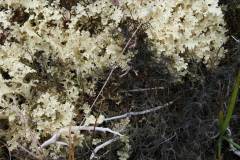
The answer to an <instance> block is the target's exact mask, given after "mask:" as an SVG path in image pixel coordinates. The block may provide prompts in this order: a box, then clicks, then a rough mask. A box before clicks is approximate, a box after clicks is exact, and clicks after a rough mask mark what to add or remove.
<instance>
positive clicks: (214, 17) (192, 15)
mask: <svg viewBox="0 0 240 160" xmlns="http://www.w3.org/2000/svg"><path fill="white" fill-rule="evenodd" d="M131 22H132V23H134V25H135V29H136V28H137V27H138V26H139V25H141V24H142V26H146V27H143V29H141V32H145V34H146V35H147V36H146V39H145V41H146V42H148V43H147V44H151V47H150V48H151V49H152V50H153V52H154V55H155V57H154V59H155V60H156V61H162V60H163V59H165V58H166V59H168V60H169V61H168V63H167V66H168V68H169V70H170V71H171V73H173V74H176V75H185V74H186V73H187V71H188V64H189V63H190V62H192V61H194V62H203V63H205V64H206V66H208V67H212V66H215V65H217V64H218V62H219V60H220V59H221V58H223V57H224V49H223V48H222V45H223V44H224V43H225V42H226V39H227V38H226V36H225V32H226V28H225V22H224V19H223V13H222V11H221V8H220V7H219V6H218V1H217V0H99V1H95V0H88V1H79V3H76V4H74V5H72V6H70V9H66V8H64V6H63V5H62V4H61V3H60V1H59V0H53V1H47V0H1V1H0V73H1V74H0V113H1V114H2V115H5V116H7V117H9V126H10V127H9V129H8V133H7V132H6V133H7V134H6V135H5V138H6V140H7V141H8V144H9V146H10V149H16V148H17V147H18V145H22V146H24V147H26V148H32V150H33V151H36V150H37V146H38V143H40V142H42V140H43V139H46V138H47V137H49V136H50V135H52V134H53V133H54V132H55V131H56V130H58V129H60V128H61V127H65V126H69V125H70V124H71V125H74V124H75V123H76V122H75V119H76V116H77V115H78V114H79V112H80V111H83V112H82V114H83V117H86V118H85V120H86V121H85V122H84V123H83V124H84V125H90V124H94V123H95V121H96V119H97V117H94V116H93V115H91V114H90V112H91V110H90V108H89V105H91V104H87V102H86V101H85V99H84V97H86V95H87V96H89V97H94V96H95V85H96V82H97V80H98V78H100V77H101V75H102V73H103V72H104V71H106V70H107V69H110V68H112V67H119V68H121V69H123V70H126V69H128V68H129V65H128V64H129V62H130V60H131V59H132V57H133V56H134V54H136V53H137V52H136V51H134V49H127V50H125V52H124V53H123V50H124V47H125V46H126V42H127V41H128V40H129V38H130V37H131V34H133V32H134V30H132V31H129V32H130V36H126V34H125V32H127V31H126V28H128V26H127V27H125V28H123V27H122V26H123V24H124V25H125V26H126V25H127V24H129V25H130V24H131ZM140 38H141V37H140ZM77 113H78V114H77ZM98 119H99V123H101V122H102V121H103V119H104V117H103V116H102V115H100V116H99V117H98ZM100 121H101V122H100ZM50 149H51V148H50ZM119 153H120V152H119Z"/></svg>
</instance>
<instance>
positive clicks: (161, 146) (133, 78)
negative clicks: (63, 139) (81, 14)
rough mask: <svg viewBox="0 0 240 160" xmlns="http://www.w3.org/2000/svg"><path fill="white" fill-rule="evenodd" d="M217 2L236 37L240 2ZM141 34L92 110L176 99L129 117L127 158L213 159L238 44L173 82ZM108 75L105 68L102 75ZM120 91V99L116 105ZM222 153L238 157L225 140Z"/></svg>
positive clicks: (235, 126)
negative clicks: (128, 63) (211, 65)
mask: <svg viewBox="0 0 240 160" xmlns="http://www.w3.org/2000/svg"><path fill="white" fill-rule="evenodd" d="M74 3H75V1H73V0H69V3H67V2H65V3H63V5H67V7H69V5H74ZM221 3H222V4H225V5H227V10H226V13H225V19H226V22H227V25H228V28H229V33H228V35H229V36H232V35H233V36H235V37H236V38H239V39H240V1H237V0H222V1H221ZM143 36H144V35H138V39H137V43H136V44H137V46H136V48H137V49H138V56H137V57H136V58H135V60H133V61H132V66H133V69H132V70H131V71H130V72H129V73H128V74H127V75H125V76H124V77H122V78H121V77H119V75H120V74H121V72H120V71H118V70H116V71H115V72H114V74H113V75H112V77H111V80H110V82H109V83H108V85H107V86H106V88H105V89H104V92H103V94H102V96H101V98H99V100H98V105H97V106H101V107H99V108H94V111H95V113H99V112H102V113H104V114H107V115H109V116H113V115H119V114H121V113H126V112H128V111H140V110H146V109H148V108H151V107H154V106H157V105H159V104H164V103H166V102H169V101H171V100H176V101H175V102H174V104H173V105H172V106H170V107H167V108H165V109H163V110H160V111H158V112H156V113H153V114H149V115H145V116H139V117H134V118H131V122H130V124H131V127H130V128H129V131H128V133H127V134H128V135H129V136H130V144H131V147H132V148H131V153H130V158H129V159H130V160H175V159H176V160H213V159H215V153H216V140H217V139H216V135H217V133H218V126H217V124H218V113H219V111H226V104H227V103H228V99H229V97H230V94H231V89H232V85H233V82H234V78H235V76H236V73H237V70H239V68H240V44H237V43H236V41H234V40H233V39H231V38H230V39H229V41H228V43H227V44H226V46H225V48H226V49H228V52H229V54H228V55H227V56H226V58H225V59H224V60H223V61H222V62H221V64H220V66H219V67H218V68H216V69H212V70H207V69H206V68H205V67H204V66H203V65H201V64H192V66H191V72H192V74H191V75H189V76H187V77H188V78H185V79H184V81H183V83H176V82H175V81H174V80H175V78H174V77H172V76H170V74H169V73H168V72H167V69H166V67H165V66H164V62H163V64H161V65H160V64H156V63H154V62H153V61H152V60H151V58H150V56H149V53H148V48H147V47H146V46H147V44H145V42H144V41H143V39H142V38H141V37H143ZM107 74H108V72H106V76H105V77H107ZM103 83H104V79H103V81H102V82H99V88H100V87H101V86H102V84H103ZM154 87H164V89H161V90H158V89H156V90H150V91H144V92H121V91H128V90H131V89H134V88H154ZM119 94H120V95H121V97H122V101H121V102H120V103H116V101H115V100H116V99H117V98H118V97H119ZM93 98H94V97H88V100H89V101H92V100H93ZM238 105H239V103H238ZM239 112H240V109H239V107H236V110H235V112H234V116H233V119H232V123H231V126H230V128H231V129H232V132H233V133H232V134H233V137H234V140H235V141H236V142H237V143H238V142H239V143H240V137H239V122H240V117H239V115H238V114H239ZM95 136H104V135H95ZM89 141H91V140H89ZM0 143H1V142H0ZM2 144H4V143H2ZM89 147H90V149H89ZM121 147H122V144H120V143H119V144H118V143H117V144H116V145H115V144H114V145H111V146H110V147H108V148H106V150H103V151H102V152H99V154H101V153H105V154H104V156H103V157H102V159H109V160H112V159H116V158H117V156H116V151H117V149H119V148H121ZM91 149H93V148H92V146H88V147H86V148H85V149H76V150H75V152H76V156H75V157H76V159H88V157H89V155H90V154H91ZM107 150H108V152H106V151H107ZM21 152H22V151H19V152H13V153H12V156H13V159H26V158H27V155H24V154H23V153H21ZM20 153H21V154H20ZM223 154H224V159H226V160H232V159H240V158H239V157H236V156H235V155H233V154H232V153H231V152H229V151H228V145H227V144H226V145H225V146H224V148H223ZM0 155H2V157H3V156H4V157H7V155H8V152H7V150H6V148H5V147H3V149H1V150H0ZM5 155H6V156H5ZM21 157H22V158H21ZM0 159H1V158H0ZM2 159H4V158H2ZM27 159H30V157H29V158H27Z"/></svg>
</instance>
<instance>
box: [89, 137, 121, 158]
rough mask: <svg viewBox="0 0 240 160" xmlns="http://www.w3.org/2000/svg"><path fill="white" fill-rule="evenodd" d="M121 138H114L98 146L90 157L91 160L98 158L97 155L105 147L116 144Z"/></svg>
mask: <svg viewBox="0 0 240 160" xmlns="http://www.w3.org/2000/svg"><path fill="white" fill-rule="evenodd" d="M119 138H120V137H119V136H117V137H114V138H112V139H110V140H108V141H106V142H104V143H102V144H100V145H99V146H97V147H96V148H95V149H94V150H93V152H92V154H91V157H90V160H91V159H93V158H94V157H96V154H97V152H98V151H99V150H100V149H102V148H104V147H106V146H108V145H110V144H112V143H113V142H116V141H117V140H119Z"/></svg>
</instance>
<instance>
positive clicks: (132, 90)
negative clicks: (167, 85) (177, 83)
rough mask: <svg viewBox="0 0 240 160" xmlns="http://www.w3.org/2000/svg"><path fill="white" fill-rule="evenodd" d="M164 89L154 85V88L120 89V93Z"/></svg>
mask: <svg viewBox="0 0 240 160" xmlns="http://www.w3.org/2000/svg"><path fill="white" fill-rule="evenodd" d="M161 89H164V87H154V88H136V89H131V90H126V91H120V93H126V92H144V91H152V90H161Z"/></svg>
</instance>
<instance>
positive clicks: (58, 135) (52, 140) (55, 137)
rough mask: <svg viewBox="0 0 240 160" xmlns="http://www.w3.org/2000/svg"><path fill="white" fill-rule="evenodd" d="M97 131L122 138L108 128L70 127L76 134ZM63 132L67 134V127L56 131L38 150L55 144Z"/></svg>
mask: <svg viewBox="0 0 240 160" xmlns="http://www.w3.org/2000/svg"><path fill="white" fill-rule="evenodd" d="M83 130H84V131H93V130H95V131H98V132H109V133H112V134H114V135H118V136H122V135H121V134H120V133H118V132H116V131H113V130H111V129H109V128H104V127H94V126H71V132H77V131H83ZM64 132H69V127H65V128H61V129H60V130H59V131H57V132H56V133H55V134H54V135H53V136H52V137H51V138H50V139H48V140H47V141H45V142H44V143H43V144H42V145H41V146H40V148H44V147H47V146H49V145H50V144H53V143H56V142H57V140H58V139H59V137H60V135H61V134H62V133H64ZM58 143H59V144H61V143H62V144H63V143H64V142H59V141H58Z"/></svg>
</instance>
